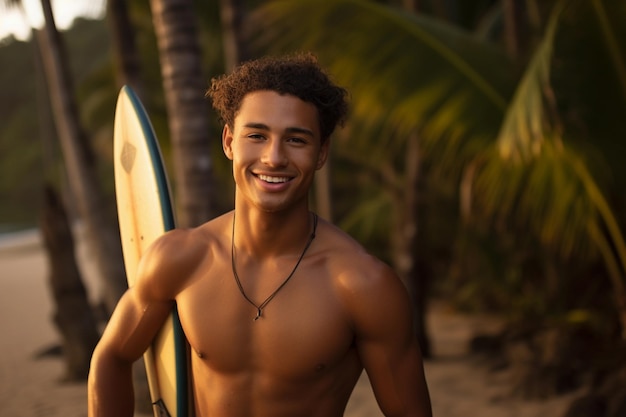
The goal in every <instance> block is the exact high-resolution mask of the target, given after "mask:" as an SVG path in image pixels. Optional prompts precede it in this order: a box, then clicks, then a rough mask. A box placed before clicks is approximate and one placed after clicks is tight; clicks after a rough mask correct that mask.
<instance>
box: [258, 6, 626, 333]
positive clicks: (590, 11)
mask: <svg viewBox="0 0 626 417" xmlns="http://www.w3.org/2000/svg"><path fill="white" fill-rule="evenodd" d="M625 13H626V9H625V8H624V7H623V5H622V4H620V3H619V2H614V1H609V0H594V1H580V0H569V1H568V0H562V1H559V2H557V3H556V5H555V6H554V9H553V12H552V15H551V16H552V17H551V18H550V21H549V24H548V25H547V28H546V31H545V33H544V34H543V37H542V39H541V42H540V43H539V44H538V46H537V48H536V49H535V50H534V52H533V54H532V55H531V59H530V60H529V62H528V65H527V67H526V68H525V71H524V73H523V76H522V77H521V79H519V81H518V80H517V72H516V71H515V69H514V67H513V66H511V65H510V64H509V63H508V61H507V60H506V59H505V57H504V56H503V54H502V53H501V51H500V50H499V48H497V47H496V46H495V45H494V44H492V43H491V42H488V41H485V40H480V39H478V38H477V37H476V36H472V35H471V34H470V33H467V32H464V31H461V30H459V29H458V28H455V27H452V26H450V25H447V24H444V23H442V22H440V21H437V20H433V19H431V18H428V17H426V16H411V15H408V14H406V13H403V12H402V11H399V10H395V9H394V8H392V7H388V6H385V5H381V4H378V3H376V2H372V1H362V0H332V1H328V2H324V4H323V5H322V4H319V2H315V1H312V0H303V1H299V2H288V1H273V2H270V3H268V4H267V5H266V6H264V7H262V8H261V9H260V11H259V16H260V18H259V19H258V20H257V21H258V22H263V25H262V29H261V30H260V31H259V32H256V37H257V39H259V41H260V42H261V43H262V44H263V45H266V46H267V45H271V46H272V50H275V51H276V50H281V51H285V50H295V49H311V50H313V51H315V52H316V53H317V54H318V55H319V57H320V59H321V60H323V62H324V63H325V64H327V65H328V66H329V67H330V68H331V72H332V74H333V75H334V76H335V77H336V78H337V79H338V80H339V81H340V82H342V83H343V84H344V85H346V86H348V88H349V89H350V91H351V92H352V95H353V97H354V105H353V123H352V124H350V125H349V127H348V129H347V130H348V133H349V139H346V140H345V143H346V144H349V145H348V146H349V151H350V152H351V153H352V154H351V159H352V160H358V162H359V164H360V165H361V166H362V167H370V168H371V170H372V171H373V172H378V173H379V175H380V176H385V175H387V174H386V173H389V172H394V173H395V174H396V175H397V176H395V178H396V180H397V179H401V178H403V175H404V170H405V169H406V168H407V166H408V165H404V164H402V162H401V161H402V160H401V159H400V158H399V156H398V155H402V153H403V152H405V150H406V143H407V142H406V139H407V138H409V137H410V135H411V134H412V133H414V132H416V131H417V132H418V133H419V135H420V141H421V146H422V147H423V149H424V150H425V151H427V155H426V156H425V157H426V158H428V160H429V161H430V163H431V164H433V165H436V166H438V167H439V168H440V169H448V172H452V173H454V174H455V175H456V176H457V178H458V180H459V186H460V187H461V189H462V190H464V192H463V193H462V194H461V197H463V200H464V202H465V203H466V204H465V206H464V207H465V208H470V207H471V210H469V211H467V212H466V213H471V214H472V215H473V216H478V217H482V218H493V219H497V218H502V217H505V218H513V220H514V221H515V222H519V223H524V224H525V225H526V230H527V231H531V232H533V233H534V234H535V235H536V236H537V237H538V238H539V239H540V241H541V242H543V243H544V244H546V245H548V244H551V245H558V246H559V247H560V248H561V254H562V255H564V256H570V257H571V256H579V255H581V254H585V255H586V256H589V257H591V259H593V257H594V256H597V255H600V256H601V257H602V259H603V261H604V265H605V267H606V270H607V271H608V274H609V276H610V277H611V282H612V285H613V288H614V290H615V294H616V298H617V303H616V308H617V310H618V311H619V312H620V320H621V326H622V329H623V330H626V314H625V313H626V309H625V306H626V302H625V298H624V291H623V287H624V277H625V276H626V262H624V259H626V258H625V255H626V250H625V247H624V243H623V236H622V231H621V230H622V228H621V226H620V224H621V222H622V221H623V217H620V216H618V213H619V211H618V210H617V209H618V208H619V207H620V206H621V205H622V204H623V201H624V200H623V198H620V197H619V195H620V194H619V193H615V191H614V190H617V189H618V188H615V187H616V186H618V185H619V184H620V183H621V182H622V180H620V179H619V178H618V175H617V173H618V172H620V166H619V165H618V164H617V163H616V158H617V156H616V155H617V153H616V151H617V150H618V149H622V148H623V137H625V136H624V135H623V133H624V128H623V127H622V124H621V123H620V120H623V109H624V108H626V106H625V105H624V104H625V100H626V89H625V88H624V85H626V83H625V82H624V80H625V79H626V75H625V74H626V71H624V67H625V65H626V64H625V62H626V61H625V60H624V49H625V47H626V43H625V42H624V39H626V37H625V36H624V29H623V25H619V24H618V22H619V21H620V20H619V19H620V17H621V18H622V19H623V18H624V17H625ZM298 16H307V20H306V21H302V19H298ZM285 33H289V36H285ZM574 46H575V47H576V48H574ZM590 57H593V58H594V59H593V60H591V61H590V60H589V58H590ZM602 64H604V65H602ZM555 71H558V77H557V76H555V74H554V72H555ZM581 73H584V74H585V75H586V76H588V77H589V78H587V81H586V82H585V81H582V82H581V80H580V79H579V78H575V75H576V74H581ZM572 75H574V77H573V76H572ZM559 77H560V78H559ZM590 80H593V83H591V82H589V81H590ZM575 81H578V82H579V84H576V83H575ZM589 84H593V87H594V88H595V91H591V90H592V89H591V87H590V86H589ZM598 87H600V88H601V91H602V93H600V92H598ZM513 91H515V94H514V96H512V92H513ZM511 96H512V98H511ZM602 96H604V97H605V99H608V102H605V103H604V106H603V108H604V109H607V110H605V111H601V112H598V111H597V109H593V108H590V107H586V106H585V105H584V104H585V103H594V104H596V105H597V104H599V103H600V101H599V99H600V97H602ZM604 113H608V115H607V114H604ZM620 145H621V146H620ZM399 161H400V163H399ZM398 166H399V168H398V169H394V168H396V167H398ZM622 169H623V168H622ZM391 183H392V184H393V183H394V181H391ZM399 183H401V181H395V184H396V186H397V184H399ZM401 189H402V188H401V187H399V188H397V190H401ZM609 197H610V198H609ZM369 207H379V208H381V207H385V206H384V205H381V204H378V205H376V206H372V205H369ZM367 214H368V216H367V219H369V220H364V221H362V222H361V224H366V223H367V222H370V221H372V220H371V219H379V218H383V217H384V216H383V214H382V213H380V212H379V213H378V215H374V214H373V213H372V212H368V213H367ZM398 232H399V230H396V231H394V233H398ZM407 255H409V254H407Z"/></svg>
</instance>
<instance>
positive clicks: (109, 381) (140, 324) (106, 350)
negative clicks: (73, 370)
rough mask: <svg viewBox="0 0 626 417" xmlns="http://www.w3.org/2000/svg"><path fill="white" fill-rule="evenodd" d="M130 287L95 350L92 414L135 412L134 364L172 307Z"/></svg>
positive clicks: (93, 416)
mask: <svg viewBox="0 0 626 417" xmlns="http://www.w3.org/2000/svg"><path fill="white" fill-rule="evenodd" d="M139 293H140V291H138V288H132V289H129V290H128V291H127V292H126V294H125V295H124V296H123V297H122V299H121V300H120V302H119V303H118V305H117V307H116V308H115V311H114V313H113V315H112V317H111V319H110V321H109V323H108V325H107V327H106V329H105V331H104V334H103V335H102V338H101V339H100V342H99V343H98V346H96V349H95V351H94V353H93V356H92V359H91V368H90V371H89V391H88V398H89V401H88V402H89V416H90V417H106V416H120V417H122V416H129V417H131V416H132V415H133V413H134V391H133V381H132V365H133V362H135V361H136V360H137V359H139V358H140V357H141V355H142V354H143V352H145V350H146V349H147V348H148V346H149V345H150V342H151V341H152V339H153V338H154V335H155V334H156V332H157V331H158V330H159V329H160V328H161V325H162V324H163V322H164V321H165V319H166V318H167V316H168V314H169V313H170V311H171V309H172V305H173V304H172V303H171V302H155V301H150V300H145V299H142V297H141V296H140V294H139Z"/></svg>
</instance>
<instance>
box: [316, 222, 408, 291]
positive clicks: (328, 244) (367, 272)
mask: <svg viewBox="0 0 626 417" xmlns="http://www.w3.org/2000/svg"><path fill="white" fill-rule="evenodd" d="M324 229H325V231H326V239H325V240H324V242H325V252H326V254H327V263H328V267H329V268H330V271H329V272H330V273H331V275H332V276H333V279H334V280H335V285H336V286H337V288H338V290H339V291H340V292H341V294H343V295H345V297H347V300H348V301H354V302H358V301H359V300H362V301H365V298H371V297H372V296H373V295H375V294H378V295H380V296H383V295H387V296H388V297H392V298H398V300H399V301H402V302H404V300H405V297H407V296H408V294H407V293H406V290H405V287H404V285H403V284H402V282H401V281H400V279H399V278H398V276H397V274H396V273H395V271H394V270H393V269H392V268H391V267H390V266H389V265H388V264H386V263H385V262H383V261H381V260H380V259H378V258H377V257H375V256H373V255H372V254H370V253H369V252H368V251H367V250H366V249H365V248H364V247H363V246H362V245H361V244H360V243H358V242H357V241H356V240H355V239H353V238H352V237H351V236H349V235H348V234H347V233H345V232H343V231H342V230H340V229H338V228H337V227H336V226H333V225H330V224H328V223H326V227H325V228H324Z"/></svg>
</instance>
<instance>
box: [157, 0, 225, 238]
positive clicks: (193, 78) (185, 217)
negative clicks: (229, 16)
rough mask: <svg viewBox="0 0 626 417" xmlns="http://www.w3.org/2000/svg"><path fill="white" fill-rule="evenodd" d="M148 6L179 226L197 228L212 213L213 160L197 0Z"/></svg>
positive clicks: (165, 1) (160, 1)
mask: <svg viewBox="0 0 626 417" xmlns="http://www.w3.org/2000/svg"><path fill="white" fill-rule="evenodd" d="M150 6H151V8H152V19H153V22H154V30H155V32H156V37H157V44H158V48H159V59H160V61H161V74H162V77H163V87H164V88H163V89H164V91H165V101H166V104H167V114H168V120H169V129H170V136H171V142H172V148H173V154H174V179H175V185H176V187H175V190H176V197H177V204H176V205H177V207H178V208H179V210H178V211H177V212H178V214H179V218H178V226H181V227H192V226H197V225H199V224H201V223H203V222H205V221H207V220H209V219H210V218H211V217H212V216H213V213H212V207H211V196H212V193H213V186H212V185H213V179H212V167H213V162H212V160H211V155H210V146H209V120H208V114H209V109H208V104H207V101H206V100H205V98H204V93H205V91H206V88H207V83H206V82H205V80H204V77H203V75H202V68H201V54H200V46H199V43H198V35H197V28H196V22H195V16H194V10H193V1H191V0H151V1H150Z"/></svg>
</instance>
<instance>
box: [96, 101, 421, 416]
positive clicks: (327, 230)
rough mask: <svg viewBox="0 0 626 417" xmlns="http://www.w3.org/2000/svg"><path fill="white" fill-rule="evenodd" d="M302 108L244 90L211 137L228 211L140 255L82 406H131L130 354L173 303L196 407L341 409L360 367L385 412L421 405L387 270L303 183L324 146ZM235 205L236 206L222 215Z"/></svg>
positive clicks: (404, 315)
mask: <svg viewBox="0 0 626 417" xmlns="http://www.w3.org/2000/svg"><path fill="white" fill-rule="evenodd" d="M318 125H319V123H318V113H317V109H316V107H315V106H314V105H312V104H310V103H308V102H305V101H302V100H301V99H299V98H297V97H295V96H292V95H288V94H285V95H281V94H278V93H277V92H274V91H255V92H252V93H249V94H247V95H246V96H245V97H244V99H243V102H242V104H241V107H240V109H239V111H238V113H237V115H236V117H235V121H234V126H232V127H231V126H228V125H227V126H226V127H225V128H224V132H223V137H222V142H223V149H224V152H225V154H226V156H227V157H228V158H229V159H231V160H232V163H233V176H234V179H235V183H236V192H235V210H234V211H233V212H229V213H227V214H224V215H222V216H221V217H218V218H216V219H214V220H212V221H209V222H208V223H205V224H204V225H202V226H200V227H198V228H195V229H191V230H176V231H172V232H170V233H168V234H166V235H165V236H163V237H162V238H160V239H159V240H157V241H156V242H155V244H154V245H153V246H152V247H151V248H150V249H149V251H148V252H147V253H146V255H145V256H144V257H143V259H142V262H141V264H140V267H139V271H138V279H137V283H136V285H135V286H134V287H133V288H131V289H129V290H128V292H127V293H126V295H125V296H124V297H123V298H122V300H121V301H120V303H119V305H118V307H117V309H116V310H115V313H114V314H113V317H112V318H111V320H110V322H109V324H108V326H107V328H106V330H105V333H104V335H103V337H102V340H101V342H100V343H99V345H98V347H97V348H96V351H95V353H94V356H93V361H92V371H91V374H90V379H89V415H90V416H91V417H103V416H112V417H120V416H132V414H133V393H132V382H131V371H130V370H131V364H132V362H133V361H134V360H136V359H137V358H139V357H140V356H141V355H142V353H143V352H144V350H145V349H146V348H147V347H148V346H149V344H150V341H151V340H152V338H153V337H154V335H155V333H156V332H157V330H158V329H159V328H160V327H161V325H162V323H163V322H164V320H165V319H166V317H167V316H168V314H169V312H170V309H171V308H172V305H173V302H174V300H175V301H176V302H177V306H178V311H179V315H180V320H181V323H182V326H183V329H184V331H185V334H186V336H187V338H188V340H189V343H190V345H191V348H192V353H193V354H192V361H191V366H192V377H193V389H194V398H195V412H196V416H198V417H206V416H219V417H294V416H298V417H340V416H342V415H343V413H344V410H345V407H346V404H347V402H348V399H349V397H350V394H351V392H352V389H353V388H354V386H355V384H356V382H357V380H358V378H359V375H360V374H361V372H362V370H363V369H365V371H366V372H367V374H368V376H369V379H370V381H371V384H372V387H373V390H374V393H375V396H376V399H377V401H378V404H379V406H380V409H381V410H382V412H383V413H384V414H385V415H386V416H389V417H391V416H394V417H400V416H413V417H428V416H431V408H430V400H429V395H428V390H427V386H426V381H425V378H424V370H423V365H422V357H421V355H420V351H419V348H418V345H417V342H416V339H415V337H414V333H413V331H412V323H411V306H410V302H409V298H408V296H407V293H406V291H405V289H404V287H403V285H402V283H401V282H400V280H399V279H398V277H397V276H396V275H395V274H394V272H393V271H392V270H391V269H390V268H389V267H388V266H387V265H385V264H384V263H382V262H381V261H379V260H377V259H376V258H374V257H372V256H371V255H369V254H368V253H366V251H365V250H364V249H363V248H362V247H361V246H360V245H359V244H358V243H357V242H355V241H354V240H353V239H352V238H350V237H349V236H348V235H346V234H345V233H344V232H342V231H341V230H339V229H338V228H336V227H335V226H333V225H332V224H330V223H328V222H326V221H324V220H322V219H320V220H319V224H318V227H317V231H316V237H315V239H314V240H313V242H312V244H311V246H310V248H309V249H308V251H307V252H306V254H305V256H304V258H303V260H302V262H301V264H300V265H299V266H298V268H297V270H296V272H295V274H294V276H293V277H292V278H291V280H290V281H289V282H288V283H287V284H286V285H285V286H284V287H283V288H282V289H281V290H280V291H279V292H278V293H277V294H276V296H275V298H273V299H272V301H270V302H269V304H268V305H267V306H266V307H265V308H264V309H263V311H262V316H261V318H259V319H258V320H256V321H254V320H253V318H254V317H255V316H256V315H257V309H256V308H255V307H254V306H252V305H251V304H250V303H248V302H247V301H246V300H245V299H244V297H243V296H242V294H241V293H240V290H239V289H238V287H237V284H236V282H235V280H234V277H233V272H232V268H231V236H232V232H233V221H234V223H235V224H234V226H235V229H234V244H235V247H236V251H235V261H236V268H237V273H238V275H239V277H240V279H241V284H242V287H243V289H244V291H245V293H246V295H247V296H248V297H249V298H250V299H251V300H253V301H254V302H255V304H256V305H260V304H261V303H262V302H263V301H264V300H265V299H266V298H267V297H268V296H269V295H270V294H272V293H273V292H274V291H275V290H276V288H278V287H279V286H280V285H281V284H282V283H283V281H284V280H285V278H286V277H287V276H288V275H289V273H290V272H291V270H292V269H293V268H294V266H295V264H296V262H297V260H298V257H299V256H300V254H301V253H302V251H303V249H304V246H305V244H306V242H307V240H308V238H309V236H310V234H311V232H312V228H313V215H312V213H311V212H310V211H309V202H308V193H309V189H310V187H311V184H312V181H313V177H314V173H315V171H316V170H318V169H320V168H321V167H322V166H323V165H324V163H325V161H326V157H327V154H328V147H329V143H328V141H325V142H324V143H322V140H321V137H320V128H319V126H318ZM235 213H236V216H235Z"/></svg>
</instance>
